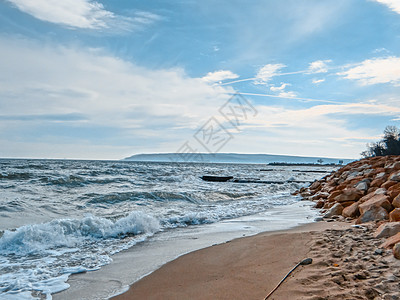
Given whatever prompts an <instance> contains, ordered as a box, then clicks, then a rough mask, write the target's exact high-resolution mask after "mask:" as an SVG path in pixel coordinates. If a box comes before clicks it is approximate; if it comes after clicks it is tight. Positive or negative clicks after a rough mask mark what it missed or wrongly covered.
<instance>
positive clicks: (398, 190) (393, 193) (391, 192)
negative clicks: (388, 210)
mask: <svg viewBox="0 0 400 300" xmlns="http://www.w3.org/2000/svg"><path fill="white" fill-rule="evenodd" d="M387 194H388V196H389V197H390V198H391V199H394V198H396V197H397V196H398V195H400V182H399V183H397V184H395V185H393V186H391V187H390V188H389V189H388V192H387Z"/></svg>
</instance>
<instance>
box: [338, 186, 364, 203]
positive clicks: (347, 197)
mask: <svg viewBox="0 0 400 300" xmlns="http://www.w3.org/2000/svg"><path fill="white" fill-rule="evenodd" d="M362 196H364V192H363V191H360V190H358V189H356V188H349V189H344V190H343V191H342V193H341V194H340V195H338V196H336V197H335V198H334V199H335V201H336V202H347V201H357V200H359V199H360V198H361V197H362Z"/></svg>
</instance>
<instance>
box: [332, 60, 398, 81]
mask: <svg viewBox="0 0 400 300" xmlns="http://www.w3.org/2000/svg"><path fill="white" fill-rule="evenodd" d="M338 75H340V76H344V78H346V79H351V80H357V81H359V82H360V83H361V84H362V85H372V84H378V83H391V84H395V85H398V84H399V83H400V57H386V58H375V59H368V60H365V61H363V62H361V63H360V64H358V65H357V66H355V67H354V66H352V67H350V68H349V69H348V70H346V71H344V72H341V73H338Z"/></svg>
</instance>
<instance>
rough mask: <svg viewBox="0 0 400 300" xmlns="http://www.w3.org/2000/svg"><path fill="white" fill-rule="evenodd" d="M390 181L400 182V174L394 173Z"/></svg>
mask: <svg viewBox="0 0 400 300" xmlns="http://www.w3.org/2000/svg"><path fill="white" fill-rule="evenodd" d="M389 180H393V181H400V172H394V173H392V174H390V176H389Z"/></svg>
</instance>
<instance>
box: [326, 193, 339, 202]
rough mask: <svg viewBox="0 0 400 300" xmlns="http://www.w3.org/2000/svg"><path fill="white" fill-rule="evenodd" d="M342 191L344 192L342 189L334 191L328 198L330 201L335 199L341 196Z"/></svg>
mask: <svg viewBox="0 0 400 300" xmlns="http://www.w3.org/2000/svg"><path fill="white" fill-rule="evenodd" d="M341 193H342V191H341V190H336V191H333V192H332V193H331V194H330V196H329V197H328V200H329V201H330V202H332V201H334V199H335V198H336V197H337V196H339V195H340V194H341Z"/></svg>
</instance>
